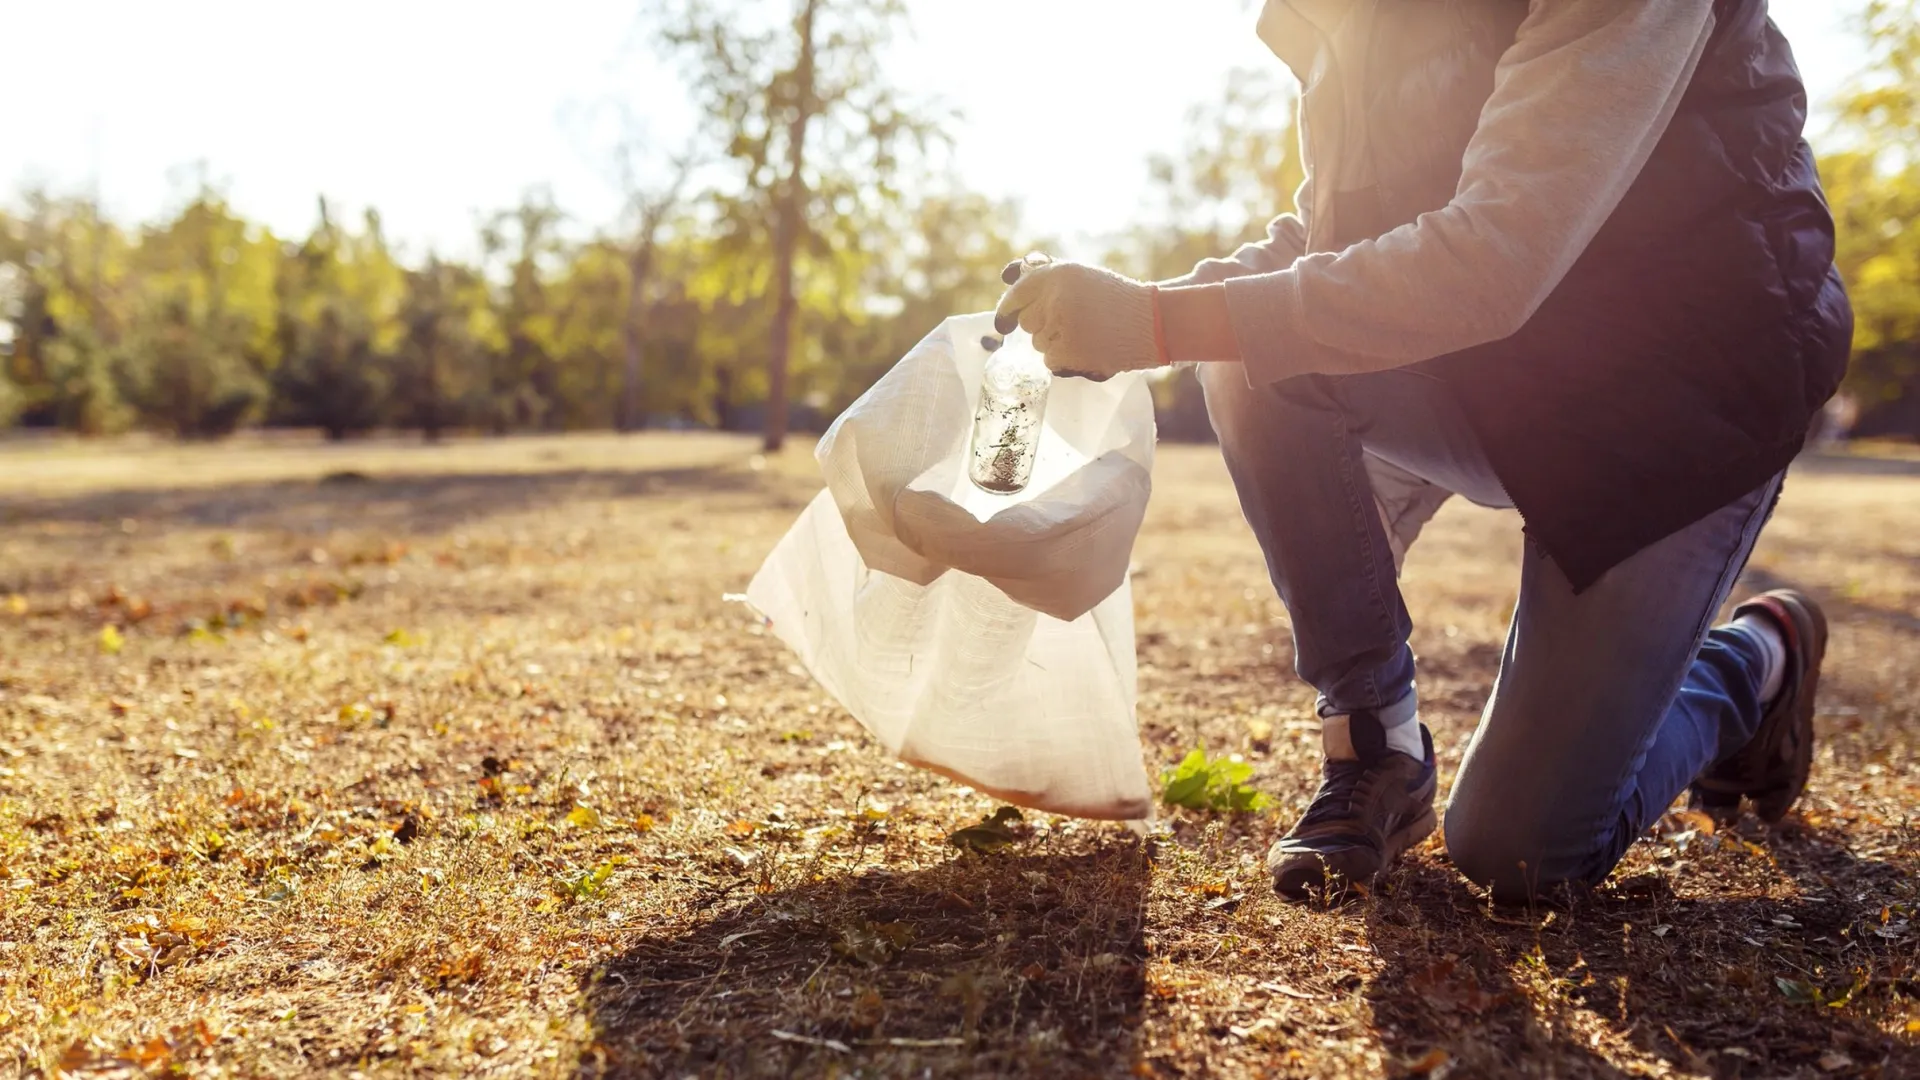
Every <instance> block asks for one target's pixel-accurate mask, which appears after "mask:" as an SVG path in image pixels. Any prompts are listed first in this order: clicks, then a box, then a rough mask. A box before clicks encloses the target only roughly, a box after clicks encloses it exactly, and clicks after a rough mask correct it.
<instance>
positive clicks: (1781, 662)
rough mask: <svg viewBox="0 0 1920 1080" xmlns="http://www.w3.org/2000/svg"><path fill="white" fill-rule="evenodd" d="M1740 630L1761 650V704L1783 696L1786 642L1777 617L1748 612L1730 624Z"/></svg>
mask: <svg viewBox="0 0 1920 1080" xmlns="http://www.w3.org/2000/svg"><path fill="white" fill-rule="evenodd" d="M1728 629H1730V630H1735V631H1738V632H1739V633H1740V634H1741V635H1743V636H1744V637H1745V638H1746V639H1747V640H1748V641H1751V642H1753V643H1754V645H1755V646H1757V647H1758V648H1759V650H1760V704H1762V705H1769V704H1772V703H1773V699H1774V698H1777V697H1779V696H1780V691H1781V690H1782V689H1783V688H1784V687H1785V685H1786V681H1787V642H1786V639H1785V638H1784V637H1782V636H1781V635H1780V628H1779V627H1778V626H1777V625H1775V624H1774V621H1773V620H1772V619H1770V618H1768V617H1767V616H1765V615H1762V614H1760V613H1759V612H1748V613H1747V614H1745V615H1742V616H1740V617H1739V618H1737V619H1735V620H1733V624H1732V625H1731V626H1729V627H1728Z"/></svg>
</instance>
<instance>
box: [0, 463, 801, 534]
mask: <svg viewBox="0 0 1920 1080" xmlns="http://www.w3.org/2000/svg"><path fill="white" fill-rule="evenodd" d="M769 484H770V481H767V480H766V479H764V478H763V477H762V476H760V475H757V474H754V473H751V472H747V471H745V470H742V469H737V468H731V467H726V466H703V467H690V468H667V469H633V470H626V469H618V470H616V469H568V470H559V471H554V472H525V473H522V472H511V473H509V472H499V473H440V474H422V475H411V474H395V475H389V474H381V475H378V476H368V475H365V474H362V473H351V472H350V473H338V474H332V475H329V476H327V477H323V478H320V479H301V480H275V481H265V482H253V483H243V484H229V485H221V486H196V487H151V488H132V489H121V490H113V491H102V492H90V493H88V494H84V495H75V496H67V497H23V498H17V499H10V500H8V505H7V507H6V509H5V511H4V512H3V513H0V524H5V525H33V524H113V523H117V522H119V521H122V520H125V519H131V520H134V521H159V522H164V523H166V524H169V525H185V526H190V527H201V528H277V529H287V530H292V531H324V530H326V529H329V528H333V527H338V526H355V527H359V526H365V527H376V528H384V529H388V530H393V531H398V532H403V533H430V532H438V531H442V530H446V529H450V528H454V527H457V526H459V525H462V524H465V523H467V522H470V521H473V520H477V519H480V518H485V517H489V516H492V515H495V514H500V513H524V512H527V511H532V510H538V509H540V508H542V507H547V506H554V507H558V506H563V505H568V504H573V503H577V502H579V501H580V500H582V499H588V500H591V499H630V498H639V497H646V496H660V495H713V494H722V493H727V492H738V491H751V490H757V489H761V488H764V487H767V486H769ZM800 505H801V503H800V502H799V501H797V500H796V501H794V503H793V509H796V510H797V509H798V508H799V506H800Z"/></svg>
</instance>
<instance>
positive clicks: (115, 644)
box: [100, 623, 127, 656]
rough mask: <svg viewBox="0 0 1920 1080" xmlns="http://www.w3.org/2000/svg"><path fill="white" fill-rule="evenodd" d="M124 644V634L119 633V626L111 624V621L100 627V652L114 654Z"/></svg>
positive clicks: (116, 653) (125, 640) (117, 652)
mask: <svg viewBox="0 0 1920 1080" xmlns="http://www.w3.org/2000/svg"><path fill="white" fill-rule="evenodd" d="M126 644H127V639H126V637H125V636H124V635H122V634H121V633H120V628H119V627H117V626H115V625H113V624H112V623H108V624H107V625H105V626H103V627H101V628H100V651H101V652H103V653H106V654H107V655H108V656H116V655H118V654H119V652H120V650H121V649H122V648H124V647H125V646H126Z"/></svg>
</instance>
